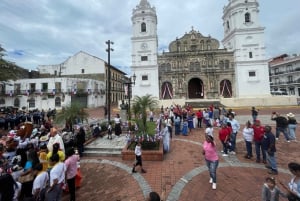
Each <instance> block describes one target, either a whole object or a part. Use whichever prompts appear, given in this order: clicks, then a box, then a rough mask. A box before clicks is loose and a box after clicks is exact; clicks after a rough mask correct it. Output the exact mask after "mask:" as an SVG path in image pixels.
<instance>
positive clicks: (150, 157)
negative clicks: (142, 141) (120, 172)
mask: <svg viewBox="0 0 300 201" xmlns="http://www.w3.org/2000/svg"><path fill="white" fill-rule="evenodd" d="M134 146H135V142H131V143H128V144H127V145H126V146H125V147H124V148H123V150H122V160H125V161H134V160H135V154H134V148H133V147H134ZM148 146H149V144H148ZM142 148H143V145H142ZM142 159H143V161H163V159H164V156H163V144H162V141H159V142H157V145H156V146H153V147H152V148H151V150H150V149H149V148H148V149H146V150H145V149H143V150H142Z"/></svg>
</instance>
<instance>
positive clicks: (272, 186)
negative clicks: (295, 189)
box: [262, 177, 286, 201]
mask: <svg viewBox="0 0 300 201" xmlns="http://www.w3.org/2000/svg"><path fill="white" fill-rule="evenodd" d="M279 195H281V196H282V197H286V195H285V194H284V193H282V192H281V191H280V189H279V188H278V187H277V186H276V182H275V178H273V177H267V178H266V182H265V183H264V185H263V188H262V200H263V201H278V200H279Z"/></svg>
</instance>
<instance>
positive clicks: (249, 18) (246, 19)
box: [245, 13, 251, 23]
mask: <svg viewBox="0 0 300 201" xmlns="http://www.w3.org/2000/svg"><path fill="white" fill-rule="evenodd" d="M250 21H251V15H250V13H246V14H245V22H246V23H247V22H250Z"/></svg>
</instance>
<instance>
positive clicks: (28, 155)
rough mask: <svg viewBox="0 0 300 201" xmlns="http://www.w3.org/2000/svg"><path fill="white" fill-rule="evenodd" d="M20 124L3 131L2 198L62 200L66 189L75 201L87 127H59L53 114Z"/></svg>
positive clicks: (4, 200) (0, 146)
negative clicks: (53, 120) (55, 123)
mask: <svg viewBox="0 0 300 201" xmlns="http://www.w3.org/2000/svg"><path fill="white" fill-rule="evenodd" d="M36 112H37V111H36ZM17 123H18V124H16V121H15V122H14V123H12V124H10V123H9V124H8V129H9V128H10V130H3V129H2V130H1V131H2V133H1V136H0V186H1V187H0V200H1V201H41V200H46V199H47V200H60V198H61V196H62V191H63V189H65V190H66V191H68V192H69V194H70V200H72V201H74V200H75V189H76V186H77V187H79V186H80V182H81V173H80V170H79V159H80V155H82V153H83V151H84V142H85V129H84V128H83V127H82V126H79V125H76V126H74V127H70V126H68V125H66V126H65V128H63V129H62V130H59V129H58V128H55V127H54V126H53V123H52V119H51V116H50V115H49V116H47V117H44V118H42V117H41V116H39V118H38V120H36V119H34V118H33V116H31V118H29V117H27V118H26V119H24V120H22V119H20V122H17ZM4 129H5V128H4ZM5 133H6V134H5ZM75 178H76V179H77V180H76V181H75ZM75 184H76V185H75Z"/></svg>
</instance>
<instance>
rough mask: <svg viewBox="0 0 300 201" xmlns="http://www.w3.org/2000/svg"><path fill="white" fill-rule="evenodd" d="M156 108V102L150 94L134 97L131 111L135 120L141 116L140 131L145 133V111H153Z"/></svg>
mask: <svg viewBox="0 0 300 201" xmlns="http://www.w3.org/2000/svg"><path fill="white" fill-rule="evenodd" d="M157 107H158V100H157V99H156V98H155V97H153V96H152V95H150V94H146V95H145V96H142V97H139V96H135V97H134V98H133V105H132V109H133V112H134V114H135V117H136V118H137V117H138V116H139V115H141V117H142V118H141V120H142V128H140V130H141V131H142V132H143V133H145V132H146V131H147V110H153V109H155V108H157Z"/></svg>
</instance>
